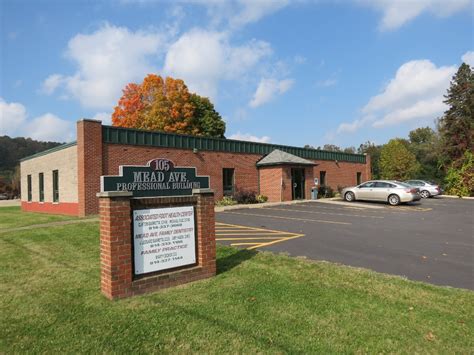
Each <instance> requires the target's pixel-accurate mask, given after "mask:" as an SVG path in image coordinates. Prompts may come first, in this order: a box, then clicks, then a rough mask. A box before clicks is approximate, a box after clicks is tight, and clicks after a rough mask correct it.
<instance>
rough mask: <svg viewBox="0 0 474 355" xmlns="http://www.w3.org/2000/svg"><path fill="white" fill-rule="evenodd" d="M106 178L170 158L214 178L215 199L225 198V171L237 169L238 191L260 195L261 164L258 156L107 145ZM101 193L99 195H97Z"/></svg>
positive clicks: (235, 171) (198, 172)
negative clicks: (121, 168) (124, 169)
mask: <svg viewBox="0 0 474 355" xmlns="http://www.w3.org/2000/svg"><path fill="white" fill-rule="evenodd" d="M103 154H104V167H103V171H104V175H118V173H119V166H120V165H145V164H146V163H147V162H148V161H149V160H152V159H155V158H167V159H170V160H172V161H173V162H174V163H175V164H176V165H177V166H193V167H194V166H195V167H196V172H197V174H198V175H208V176H209V177H210V188H211V189H212V190H214V191H215V194H216V195H215V198H216V199H221V198H222V197H223V178H222V169H224V168H234V181H235V187H236V189H245V190H251V191H255V192H256V193H257V192H258V172H257V168H256V165H255V164H256V163H257V161H258V160H259V159H260V158H261V156H260V155H255V154H239V153H222V152H209V151H198V152H197V153H193V151H192V150H190V149H188V150H184V149H171V148H165V149H163V148H153V147H142V146H132V145H119V144H104V148H103ZM96 192H97V191H96Z"/></svg>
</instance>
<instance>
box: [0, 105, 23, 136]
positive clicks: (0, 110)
mask: <svg viewBox="0 0 474 355" xmlns="http://www.w3.org/2000/svg"><path fill="white" fill-rule="evenodd" d="M25 120H26V108H25V106H23V105H22V104H20V103H18V102H11V103H8V102H6V101H5V100H4V99H3V98H1V97H0V136H3V135H7V136H11V135H13V134H15V132H16V131H17V130H18V128H19V127H21V126H23V124H24V122H25Z"/></svg>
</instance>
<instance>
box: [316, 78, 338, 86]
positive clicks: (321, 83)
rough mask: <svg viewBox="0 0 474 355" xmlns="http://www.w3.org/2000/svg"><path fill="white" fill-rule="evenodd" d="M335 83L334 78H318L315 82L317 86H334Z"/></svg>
mask: <svg viewBox="0 0 474 355" xmlns="http://www.w3.org/2000/svg"><path fill="white" fill-rule="evenodd" d="M336 84H337V79H334V78H329V79H326V80H320V81H318V82H317V83H316V85H317V86H320V87H324V88H328V87H331V86H335V85H336Z"/></svg>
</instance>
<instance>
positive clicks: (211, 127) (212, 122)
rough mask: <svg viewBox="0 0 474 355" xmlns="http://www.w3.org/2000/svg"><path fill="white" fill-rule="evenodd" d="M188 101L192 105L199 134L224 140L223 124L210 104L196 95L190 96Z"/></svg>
mask: <svg viewBox="0 0 474 355" xmlns="http://www.w3.org/2000/svg"><path fill="white" fill-rule="evenodd" d="M190 101H191V103H192V104H193V105H194V119H195V120H196V125H197V126H198V127H199V128H200V131H201V134H203V135H204V136H206V137H215V138H224V133H225V122H224V121H223V120H222V117H221V115H220V114H219V113H218V112H217V111H216V110H215V109H214V105H213V104H212V102H211V101H210V100H209V99H208V98H207V97H201V96H199V95H197V94H191V96H190Z"/></svg>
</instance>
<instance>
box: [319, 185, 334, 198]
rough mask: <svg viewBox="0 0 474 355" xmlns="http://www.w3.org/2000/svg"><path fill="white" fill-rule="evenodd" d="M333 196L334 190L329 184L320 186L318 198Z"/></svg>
mask: <svg viewBox="0 0 474 355" xmlns="http://www.w3.org/2000/svg"><path fill="white" fill-rule="evenodd" d="M325 197H334V190H333V189H332V187H330V186H320V187H319V190H318V198H325Z"/></svg>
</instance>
